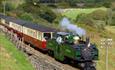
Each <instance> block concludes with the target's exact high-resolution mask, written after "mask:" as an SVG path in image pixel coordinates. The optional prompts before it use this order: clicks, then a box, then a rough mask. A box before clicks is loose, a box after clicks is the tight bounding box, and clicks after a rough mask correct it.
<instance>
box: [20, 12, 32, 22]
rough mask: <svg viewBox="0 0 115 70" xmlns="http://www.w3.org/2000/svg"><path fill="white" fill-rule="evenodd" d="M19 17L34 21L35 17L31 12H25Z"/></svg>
mask: <svg viewBox="0 0 115 70" xmlns="http://www.w3.org/2000/svg"><path fill="white" fill-rule="evenodd" d="M19 18H21V19H23V20H27V21H33V17H32V15H31V14H30V13H24V14H22V15H20V16H19Z"/></svg>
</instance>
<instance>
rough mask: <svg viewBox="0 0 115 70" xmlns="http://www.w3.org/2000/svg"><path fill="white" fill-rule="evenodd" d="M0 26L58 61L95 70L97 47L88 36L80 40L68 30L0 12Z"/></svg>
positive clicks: (86, 69)
mask: <svg viewBox="0 0 115 70" xmlns="http://www.w3.org/2000/svg"><path fill="white" fill-rule="evenodd" d="M0 27H3V28H5V29H7V31H10V32H12V33H14V34H16V35H17V37H18V38H20V39H22V38H23V40H24V41H25V42H28V43H30V44H32V45H34V46H35V47H36V48H39V49H41V50H43V51H47V52H48V53H49V54H50V55H52V56H54V58H55V59H57V60H59V61H63V62H65V61H73V62H74V63H77V64H79V65H80V66H81V67H82V68H83V70H96V68H95V62H94V61H95V60H98V49H97V48H96V45H95V44H92V43H90V40H89V38H86V40H85V41H84V40H82V38H81V37H79V36H78V35H75V34H72V33H69V32H58V31H57V30H55V29H52V28H48V27H45V26H42V25H38V24H34V23H32V22H28V21H24V20H20V19H16V18H13V17H8V16H5V15H2V14H0Z"/></svg>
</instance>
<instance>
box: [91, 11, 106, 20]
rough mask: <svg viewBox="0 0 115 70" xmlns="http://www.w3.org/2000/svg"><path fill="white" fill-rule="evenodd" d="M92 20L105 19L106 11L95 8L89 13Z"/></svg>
mask: <svg viewBox="0 0 115 70" xmlns="http://www.w3.org/2000/svg"><path fill="white" fill-rule="evenodd" d="M89 15H90V17H91V18H93V19H94V20H103V21H104V20H105V19H106V18H107V12H106V11H104V10H96V11H94V12H92V13H91V14H89Z"/></svg>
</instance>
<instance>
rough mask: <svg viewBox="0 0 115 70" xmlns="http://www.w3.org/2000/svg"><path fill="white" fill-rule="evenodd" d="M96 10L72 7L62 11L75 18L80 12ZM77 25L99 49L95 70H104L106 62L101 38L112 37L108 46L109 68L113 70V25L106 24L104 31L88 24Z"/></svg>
mask: <svg viewBox="0 0 115 70" xmlns="http://www.w3.org/2000/svg"><path fill="white" fill-rule="evenodd" d="M102 9H103V10H106V9H105V8H102ZM94 10H96V9H95V8H94V9H84V10H82V9H74V10H70V11H67V12H64V13H63V15H66V16H67V17H69V18H71V19H75V17H76V16H77V15H78V14H80V13H86V14H87V13H91V12H92V11H94ZM78 26H81V27H82V28H84V29H85V30H86V32H87V36H90V39H91V42H92V43H96V45H97V47H98V49H99V60H98V61H97V66H96V67H97V70H105V68H106V67H105V66H106V62H105V57H106V49H105V48H102V47H101V39H103V38H104V37H109V38H112V39H113V45H112V47H110V48H109V53H108V54H109V64H108V65H109V70H115V26H107V27H106V28H105V30H104V31H98V30H96V29H95V28H92V27H90V26H87V25H84V24H79V25H78Z"/></svg>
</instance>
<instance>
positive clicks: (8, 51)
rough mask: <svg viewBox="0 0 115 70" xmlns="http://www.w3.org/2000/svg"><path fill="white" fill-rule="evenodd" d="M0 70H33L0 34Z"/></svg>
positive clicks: (24, 58) (26, 60)
mask: <svg viewBox="0 0 115 70" xmlns="http://www.w3.org/2000/svg"><path fill="white" fill-rule="evenodd" d="M0 70H34V68H33V66H32V65H31V64H30V62H29V61H28V59H27V58H26V56H25V55H24V54H23V53H22V52H21V51H19V50H18V49H16V47H15V46H14V45H13V44H12V43H11V42H10V41H9V40H8V39H7V38H6V37H5V35H4V34H3V33H1V32H0Z"/></svg>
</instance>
